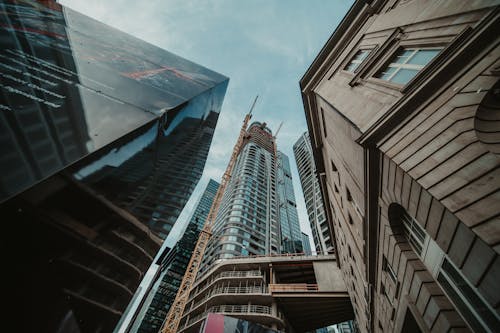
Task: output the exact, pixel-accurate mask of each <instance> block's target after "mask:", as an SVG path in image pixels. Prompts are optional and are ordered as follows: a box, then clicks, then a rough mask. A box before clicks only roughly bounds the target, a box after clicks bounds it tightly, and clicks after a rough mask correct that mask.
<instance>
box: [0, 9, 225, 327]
mask: <svg viewBox="0 0 500 333" xmlns="http://www.w3.org/2000/svg"><path fill="white" fill-rule="evenodd" d="M0 37H1V38H0V67H1V70H0V88H1V94H0V110H2V111H1V112H0V130H1V135H0V171H1V172H0V217H1V219H2V221H10V222H9V223H5V224H4V225H3V227H4V230H3V232H4V234H8V235H9V237H8V239H6V240H5V242H4V245H5V246H6V247H7V248H9V249H13V251H10V252H9V255H8V258H6V261H5V262H6V263H8V264H7V266H6V267H9V271H10V275H9V276H12V277H13V279H12V281H9V282H8V285H9V286H11V288H10V289H11V290H12V291H15V294H14V295H12V297H11V298H9V297H8V298H7V300H6V302H8V303H9V304H11V307H10V308H11V309H15V312H16V314H19V315H22V316H23V319H25V318H30V320H14V319H13V322H14V321H15V322H16V325H17V327H16V330H17V331H37V332H64V331H79V332H95V331H103V332H108V331H111V330H113V328H114V326H115V325H116V323H117V322H118V321H119V319H120V317H121V316H122V314H123V313H124V311H125V309H126V308H127V305H128V304H129V302H130V300H131V299H132V298H133V296H134V293H135V292H136V289H137V287H138V286H139V283H140V282H141V280H142V278H143V276H144V274H145V272H146V271H147V270H148V267H149V266H150V264H151V263H152V262H153V260H154V258H155V256H156V255H157V251H158V249H159V248H160V247H161V246H162V242H163V239H164V238H165V237H166V236H167V235H168V232H169V230H170V229H169V228H171V225H172V223H173V221H172V220H170V219H171V216H172V215H175V214H177V211H176V209H177V210H179V211H180V210H181V209H182V207H183V205H184V203H185V200H187V198H188V197H189V195H190V194H191V192H192V190H193V188H194V186H195V185H196V182H197V181H198V179H199V175H200V174H201V170H202V169H203V166H204V163H205V159H206V152H207V151H208V146H209V145H210V141H211V138H212V135H213V131H214V128H215V124H216V121H217V117H218V114H219V112H220V109H221V105H222V100H223V97H224V94H225V90H226V87H227V83H228V78H227V77H225V76H223V75H220V74H218V73H215V72H213V71H210V70H209V69H206V68H203V67H201V66H199V65H196V64H194V63H192V62H190V61H187V60H185V59H182V58H180V57H178V56H175V55H173V54H171V53H169V52H167V51H165V50H162V49H159V48H157V47H155V46H153V45H150V44H148V43H145V42H143V41H141V40H138V39H136V38H134V37H132V36H129V35H127V34H125V33H123V32H120V31H118V30H116V29H113V28H110V27H108V26H105V25H104V24H102V23H99V22H96V21H94V20H92V19H90V18H87V17H85V16H83V15H81V14H78V13H76V12H74V11H72V10H69V9H66V8H64V7H63V6H61V5H59V4H57V3H56V2H53V1H29V0H28V1H22V2H18V1H0ZM182 144H184V145H182ZM179 149H183V151H182V152H179V151H178V150H179ZM182 153H184V155H181V154H182ZM179 157H180V158H179ZM118 174H119V175H118ZM117 177H118V178H119V180H120V181H121V183H120V182H117V181H115V180H116V179H117ZM164 181H168V182H169V183H172V184H175V187H171V188H168V191H167V190H165V191H163V192H160V189H159V186H156V184H157V183H158V184H161V185H165V184H162V183H161V182H164ZM106 184H107V185H109V186H114V185H116V184H118V185H120V186H118V187H116V188H106ZM124 184H125V185H124ZM164 188H167V186H164ZM162 189H163V187H162ZM115 193H118V195H116V194H115ZM160 198H161V202H160V203H158V204H159V205H164V206H165V207H168V209H169V210H171V211H172V212H173V214H171V215H167V214H166V213H165V209H160V207H156V206H154V207H151V206H152V203H153V201H156V200H158V201H160ZM127 200H130V201H131V202H133V204H132V205H129V203H128V202H127ZM148 214H149V215H148ZM155 214H158V215H157V216H156V215H155ZM155 218H157V219H158V221H155ZM162 219H164V220H162ZM9 296H10V295H9Z"/></svg>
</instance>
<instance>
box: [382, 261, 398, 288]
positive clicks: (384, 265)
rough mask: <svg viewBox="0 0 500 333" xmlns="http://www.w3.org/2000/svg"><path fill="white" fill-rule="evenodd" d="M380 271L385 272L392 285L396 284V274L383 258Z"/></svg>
mask: <svg viewBox="0 0 500 333" xmlns="http://www.w3.org/2000/svg"><path fill="white" fill-rule="evenodd" d="M382 269H383V270H384V271H386V272H387V274H388V275H389V277H390V278H391V280H392V281H393V282H394V283H396V282H397V275H396V272H394V269H393V268H392V267H391V265H390V264H389V262H388V261H387V258H386V257H385V256H384V257H383V258H382Z"/></svg>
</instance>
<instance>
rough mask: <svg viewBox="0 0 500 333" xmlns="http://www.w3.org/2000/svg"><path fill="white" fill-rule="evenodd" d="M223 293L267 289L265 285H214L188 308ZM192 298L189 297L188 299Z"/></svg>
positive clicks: (254, 291) (265, 291) (259, 292)
mask: <svg viewBox="0 0 500 333" xmlns="http://www.w3.org/2000/svg"><path fill="white" fill-rule="evenodd" d="M224 294H269V289H268V288H267V286H266V285H259V286H247V287H223V286H219V287H214V288H213V289H210V290H209V291H208V292H207V293H206V294H205V295H204V296H203V297H202V298H200V299H198V300H197V301H196V302H191V307H190V310H192V309H193V308H195V307H197V306H199V305H201V304H203V303H204V302H205V301H206V300H207V299H209V298H210V297H212V296H215V295H224ZM191 300H192V298H191V299H190V301H191Z"/></svg>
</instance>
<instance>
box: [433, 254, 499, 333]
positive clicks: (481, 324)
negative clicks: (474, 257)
mask: <svg viewBox="0 0 500 333" xmlns="http://www.w3.org/2000/svg"><path fill="white" fill-rule="evenodd" d="M437 279H438V282H440V284H441V286H442V287H443V289H444V290H445V292H446V294H447V295H448V296H449V297H450V298H451V300H452V301H453V303H455V305H456V306H457V308H458V310H459V311H460V312H461V313H462V315H463V316H464V318H465V320H466V321H467V322H468V323H469V324H470V325H471V327H473V328H474V330H475V331H477V332H498V328H499V327H500V316H499V315H498V314H497V313H495V312H494V310H493V309H491V308H490V307H489V306H488V304H487V303H486V302H485V301H483V299H482V298H481V297H480V296H479V294H478V293H477V291H476V290H475V289H474V288H472V287H471V285H470V284H469V283H468V282H467V281H466V280H465V279H464V278H463V277H462V275H461V274H460V273H459V271H458V269H456V268H455V266H454V265H453V264H452V263H451V262H450V261H449V260H448V259H447V258H445V259H444V261H443V265H442V267H441V271H440V273H439V275H438V278H437Z"/></svg>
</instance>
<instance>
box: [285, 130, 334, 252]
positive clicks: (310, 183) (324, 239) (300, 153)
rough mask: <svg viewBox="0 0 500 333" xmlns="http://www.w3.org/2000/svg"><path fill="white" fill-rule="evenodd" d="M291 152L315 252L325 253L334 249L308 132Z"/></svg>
mask: <svg viewBox="0 0 500 333" xmlns="http://www.w3.org/2000/svg"><path fill="white" fill-rule="evenodd" d="M293 153H294V155H295V161H296V162H297V168H298V170H299V177H300V183H301V185H302V191H303V192H304V199H305V201H306V209H307V214H308V216H309V223H310V224H311V230H312V235H313V240H314V246H315V248H316V251H317V252H321V253H325V252H332V251H333V250H334V246H333V242H332V236H331V233H330V227H329V225H328V222H327V220H326V216H325V211H324V208H323V199H322V198H321V189H320V187H319V182H318V178H316V166H315V164H314V156H313V152H312V147H311V141H310V139H309V134H308V133H307V132H305V133H304V134H302V135H301V136H300V138H299V139H298V140H297V142H296V143H295V144H294V145H293Z"/></svg>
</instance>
